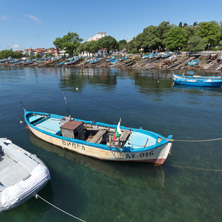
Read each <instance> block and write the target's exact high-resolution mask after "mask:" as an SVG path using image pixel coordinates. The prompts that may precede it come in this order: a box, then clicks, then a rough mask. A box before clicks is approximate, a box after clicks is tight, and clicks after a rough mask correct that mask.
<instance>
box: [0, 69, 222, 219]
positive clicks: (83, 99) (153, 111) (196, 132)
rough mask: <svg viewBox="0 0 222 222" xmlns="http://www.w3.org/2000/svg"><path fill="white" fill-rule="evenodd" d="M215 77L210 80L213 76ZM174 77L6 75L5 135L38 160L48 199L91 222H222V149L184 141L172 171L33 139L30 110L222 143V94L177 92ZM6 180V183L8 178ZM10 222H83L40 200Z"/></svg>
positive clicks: (64, 72) (1, 80) (9, 214)
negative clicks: (45, 171)
mask: <svg viewBox="0 0 222 222" xmlns="http://www.w3.org/2000/svg"><path fill="white" fill-rule="evenodd" d="M204 74H205V73H204ZM172 83H173V82H172V79H171V72H164V71H140V70H118V69H69V68H67V69H64V68H56V69H54V68H45V69H40V68H3V67H0V101H1V106H0V122H1V124H0V132H1V137H7V138H9V139H11V140H12V141H13V142H14V143H15V144H17V145H19V146H21V147H23V148H25V149H26V150H28V151H30V152H32V153H35V154H36V155H37V156H38V157H39V158H41V159H42V160H43V161H44V162H45V163H46V164H47V166H48V168H49V170H50V172H51V181H50V183H48V184H47V186H46V187H45V188H44V189H42V190H41V191H40V192H39V195H40V196H42V197H43V198H45V199H47V200H48V201H50V202H51V203H53V204H55V205H56V206H58V207H60V208H62V209H64V210H65V211H67V212H69V213H71V214H73V215H75V216H77V217H80V218H82V219H83V220H86V221H96V222H98V221H101V222H103V221H106V222H108V221H121V222H122V221H127V222H128V221H157V222H159V221H163V222H165V221H167V222H168V221H170V222H171V221H201V222H203V221H206V222H207V221H221V218H222V212H221V208H222V191H221V188H222V163H221V157H222V155H221V153H222V141H215V142H204V143H184V142H174V144H173V149H172V155H170V156H169V157H168V159H167V160H166V162H165V164H164V165H163V167H154V166H152V165H148V164H143V163H137V164H133V163H113V162H106V161H100V160H95V159H91V158H88V157H85V156H81V155H78V154H75V153H72V152H68V151H64V150H62V149H60V148H59V147H56V146H53V145H51V144H48V143H46V142H44V141H41V140H40V139H38V138H36V137H35V136H34V135H32V134H31V133H30V132H29V131H28V130H27V129H26V128H25V124H24V123H23V124H20V120H23V110H22V106H21V104H20V101H22V102H23V104H24V106H25V108H26V109H27V110H33V111H43V112H49V113H55V114H61V115H67V109H66V105H65V102H64V99H63V93H65V95H66V97H67V100H68V103H69V109H70V110H71V113H72V116H73V117H77V118H80V119H86V120H96V121H101V122H106V123H110V124H117V123H118V121H119V118H120V117H121V119H122V125H125V126H129V127H135V128H136V127H140V126H142V127H143V128H144V129H148V130H152V131H154V132H157V133H160V134H162V135H164V136H167V135H169V134H172V135H173V137H174V138H175V139H186V140H190V139H211V138H219V137H222V89H221V88H194V87H183V86H180V87H177V86H172ZM0 179H1V178H0ZM0 221H1V222H2V221H7V222H9V221H10V222H11V221H12V222H14V221H16V222H17V221H18V222H23V221H38V222H39V221H42V222H43V221H44V222H48V221H54V222H56V221H73V219H72V218H71V217H68V216H66V215H65V214H63V213H61V212H59V211H57V210H55V209H54V208H52V207H51V206H49V205H47V204H46V203H44V202H42V201H41V200H39V199H38V200H36V199H35V198H32V199H30V200H29V201H27V202H26V203H24V204H23V205H21V206H19V207H17V208H15V209H13V210H10V211H6V212H3V213H1V214H0Z"/></svg>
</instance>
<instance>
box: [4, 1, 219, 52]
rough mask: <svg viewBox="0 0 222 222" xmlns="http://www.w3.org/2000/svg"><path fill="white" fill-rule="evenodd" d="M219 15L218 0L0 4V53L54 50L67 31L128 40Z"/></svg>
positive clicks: (23, 2)
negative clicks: (158, 28) (155, 29)
mask: <svg viewBox="0 0 222 222" xmlns="http://www.w3.org/2000/svg"><path fill="white" fill-rule="evenodd" d="M221 10H222V1H221V0H192V1H191V0H186V1H181V0H53V1H52V0H38V1H33V0H20V1H18V0H0V50H3V49H10V48H13V49H25V48H31V47H32V48H40V47H44V48H48V47H53V41H54V40H55V39H56V37H62V36H63V35H65V34H67V33H68V32H69V31H70V32H76V33H77V34H79V36H80V37H81V38H83V39H84V41H87V39H88V37H89V36H93V35H95V34H96V33H97V32H106V33H107V35H111V36H113V37H114V38H116V39H117V40H118V41H119V40H122V39H132V38H133V37H135V36H136V35H138V34H139V33H140V32H142V31H143V29H144V28H145V27H147V26H149V25H159V24H160V23H161V22H162V21H169V22H170V24H176V25H178V24H179V23H180V22H183V23H184V22H186V23H187V24H188V25H192V24H193V23H194V22H202V21H212V20H215V21H217V22H219V21H222V13H221Z"/></svg>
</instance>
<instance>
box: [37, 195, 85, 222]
mask: <svg viewBox="0 0 222 222" xmlns="http://www.w3.org/2000/svg"><path fill="white" fill-rule="evenodd" d="M35 198H36V199H38V198H40V199H41V200H43V201H44V202H45V203H47V204H49V205H51V206H52V207H54V208H56V209H57V210H59V211H61V212H63V213H64V214H67V215H68V216H70V217H73V218H75V219H77V220H79V221H83V222H86V221H85V220H82V219H80V218H78V217H76V216H74V215H72V214H70V213H68V212H66V211H64V210H62V209H61V208H59V207H57V206H55V205H53V204H52V203H50V202H48V201H47V200H45V199H44V198H42V197H40V196H39V195H38V194H36V195H35Z"/></svg>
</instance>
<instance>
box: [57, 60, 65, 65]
mask: <svg viewBox="0 0 222 222" xmlns="http://www.w3.org/2000/svg"><path fill="white" fill-rule="evenodd" d="M63 63H64V61H62V62H59V63H57V64H56V65H57V66H61V65H62V64H63Z"/></svg>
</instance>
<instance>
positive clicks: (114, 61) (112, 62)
mask: <svg viewBox="0 0 222 222" xmlns="http://www.w3.org/2000/svg"><path fill="white" fill-rule="evenodd" d="M118 61H119V59H114V60H113V61H111V62H110V63H111V64H115V63H116V62H118Z"/></svg>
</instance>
